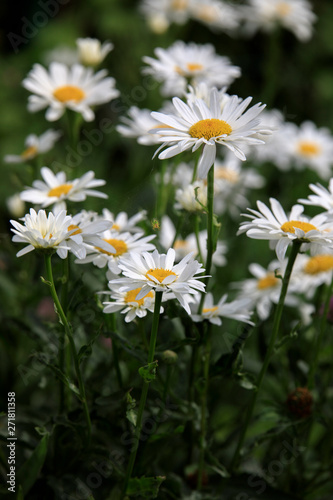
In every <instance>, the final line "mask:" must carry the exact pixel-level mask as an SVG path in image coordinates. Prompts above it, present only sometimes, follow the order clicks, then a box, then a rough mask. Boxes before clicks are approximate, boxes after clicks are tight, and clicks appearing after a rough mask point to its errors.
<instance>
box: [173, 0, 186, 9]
mask: <svg viewBox="0 0 333 500" xmlns="http://www.w3.org/2000/svg"><path fill="white" fill-rule="evenodd" d="M187 6H188V0H172V2H171V9H172V10H180V11H181V10H186V9H187Z"/></svg>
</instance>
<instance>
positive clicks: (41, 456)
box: [17, 434, 50, 495]
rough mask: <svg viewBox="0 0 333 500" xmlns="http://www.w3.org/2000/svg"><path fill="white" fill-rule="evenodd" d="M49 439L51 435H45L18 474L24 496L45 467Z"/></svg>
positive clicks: (18, 481)
mask: <svg viewBox="0 0 333 500" xmlns="http://www.w3.org/2000/svg"><path fill="white" fill-rule="evenodd" d="M49 437H50V435H49V434H45V436H44V437H43V438H42V439H41V440H40V442H39V443H38V445H37V447H36V448H35V449H34V451H33V453H32V455H30V457H29V458H28V460H27V461H26V462H25V463H24V464H23V465H22V467H21V468H20V469H19V471H18V473H17V483H18V484H19V485H20V487H22V491H23V495H26V494H27V493H28V491H29V490H30V488H32V486H33V485H34V483H35V482H36V479H37V477H38V474H39V472H40V470H41V468H42V467H43V465H44V462H45V458H46V453H47V446H48V442H49Z"/></svg>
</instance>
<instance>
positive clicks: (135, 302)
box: [102, 283, 164, 323]
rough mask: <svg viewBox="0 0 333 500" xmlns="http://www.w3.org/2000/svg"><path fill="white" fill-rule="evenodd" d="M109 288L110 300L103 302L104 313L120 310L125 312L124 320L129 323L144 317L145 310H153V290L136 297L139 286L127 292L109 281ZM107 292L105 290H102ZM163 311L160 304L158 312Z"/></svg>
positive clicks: (145, 314) (139, 289)
mask: <svg viewBox="0 0 333 500" xmlns="http://www.w3.org/2000/svg"><path fill="white" fill-rule="evenodd" d="M109 288H110V290H111V293H110V297H111V299H113V300H112V302H110V301H106V302H103V306H104V309H103V312H104V313H107V314H108V313H115V312H118V311H121V313H122V314H126V316H125V322H126V323H129V322H131V321H133V320H134V319H135V318H136V317H137V318H144V317H145V316H147V311H149V312H152V313H153V312H154V306H155V292H154V291H153V290H150V291H149V292H148V293H147V295H145V296H144V297H142V298H141V299H136V296H137V295H138V293H139V292H140V291H141V288H136V289H134V290H129V291H127V292H124V291H121V290H120V288H121V285H116V284H115V283H113V284H112V283H109ZM102 293H107V292H102ZM163 312H164V308H163V307H162V306H161V308H160V314H162V313H163Z"/></svg>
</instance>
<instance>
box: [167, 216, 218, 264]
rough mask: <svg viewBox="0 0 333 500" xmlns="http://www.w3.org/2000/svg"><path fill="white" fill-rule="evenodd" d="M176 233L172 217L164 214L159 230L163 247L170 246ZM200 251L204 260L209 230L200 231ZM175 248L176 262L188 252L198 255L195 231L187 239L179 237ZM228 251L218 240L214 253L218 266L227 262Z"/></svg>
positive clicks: (214, 260) (214, 261)
mask: <svg viewBox="0 0 333 500" xmlns="http://www.w3.org/2000/svg"><path fill="white" fill-rule="evenodd" d="M175 235H176V228H175V226H174V225H173V223H172V221H171V219H170V218H169V217H168V216H167V215H164V216H163V217H162V220H161V229H160V231H159V239H160V243H161V245H162V247H163V248H165V249H167V248H170V247H171V245H172V243H173V240H174V237H175ZM198 240H199V246H200V253H201V257H202V260H203V262H206V259H207V231H206V230H203V231H200V232H199V234H198ZM173 249H174V250H175V252H176V257H175V260H176V262H178V261H180V260H181V259H183V258H184V257H185V256H186V255H187V254H188V253H190V252H191V253H192V254H193V257H194V258H197V257H198V254H199V251H198V243H197V239H196V235H195V234H194V233H192V234H189V235H188V236H186V238H185V239H183V238H181V237H179V238H177V239H176V241H175V243H174V245H173ZM226 252H227V247H226V245H225V244H224V243H223V242H222V241H220V240H218V241H217V244H216V250H215V252H214V254H213V264H214V265H216V266H224V265H225V264H226V262H227V261H226V258H225V253H226Z"/></svg>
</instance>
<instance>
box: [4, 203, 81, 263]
mask: <svg viewBox="0 0 333 500" xmlns="http://www.w3.org/2000/svg"><path fill="white" fill-rule="evenodd" d="M21 220H22V221H23V223H24V225H22V224H21V223H19V222H17V221H15V220H11V221H10V222H11V224H12V226H14V229H13V228H11V230H12V231H13V233H15V234H14V236H13V241H15V242H17V243H28V245H27V246H26V247H25V248H23V249H22V250H20V251H19V252H18V253H17V254H16V255H17V257H21V256H22V255H25V254H26V253H28V252H31V251H32V250H35V249H36V250H41V251H44V252H48V253H53V252H55V251H56V252H57V254H58V255H59V257H61V258H62V259H65V258H66V256H67V251H68V250H69V249H70V248H69V247H68V245H67V242H66V239H67V238H68V236H69V235H70V234H71V233H69V231H68V228H69V226H70V224H71V222H72V218H71V217H70V216H69V215H66V211H65V210H62V211H61V212H59V213H58V214H57V215H55V214H53V213H52V212H50V213H49V214H48V215H46V212H45V210H39V212H38V213H37V212H36V211H35V210H34V209H33V208H31V209H30V213H29V214H26V215H25V216H24V217H23V218H22V219H21Z"/></svg>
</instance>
